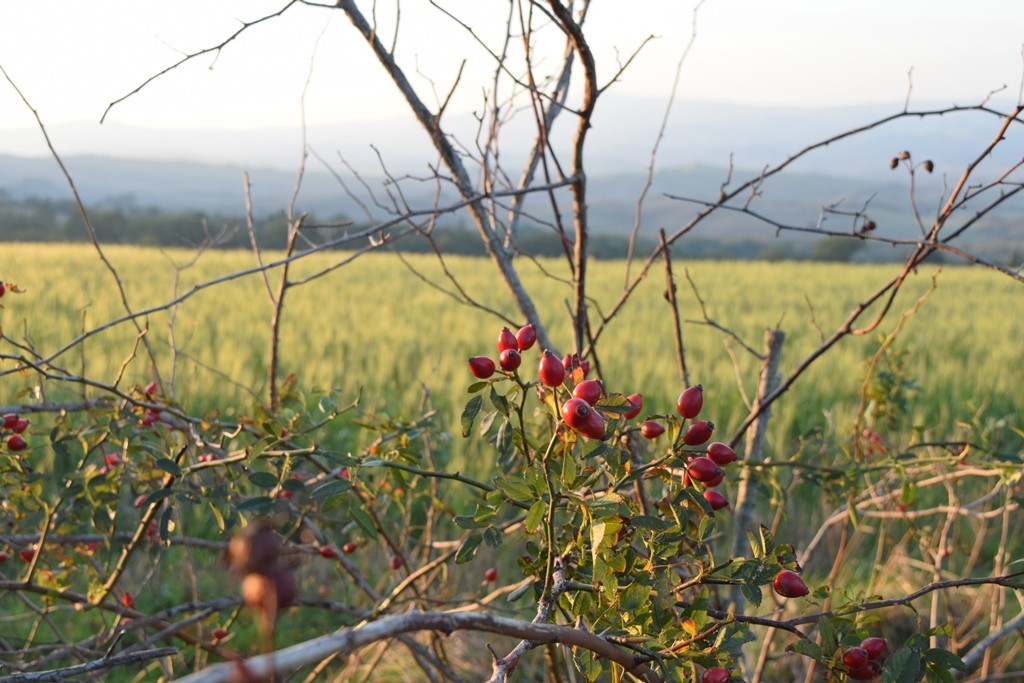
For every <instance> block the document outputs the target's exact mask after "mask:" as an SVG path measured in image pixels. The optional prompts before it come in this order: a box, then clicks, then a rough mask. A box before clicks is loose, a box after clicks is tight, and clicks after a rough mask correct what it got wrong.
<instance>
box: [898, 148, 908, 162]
mask: <svg viewBox="0 0 1024 683" xmlns="http://www.w3.org/2000/svg"><path fill="white" fill-rule="evenodd" d="M909 158H910V152H908V151H907V150H903V151H902V152H900V159H902V160H904V161H906V160H907V159H909Z"/></svg>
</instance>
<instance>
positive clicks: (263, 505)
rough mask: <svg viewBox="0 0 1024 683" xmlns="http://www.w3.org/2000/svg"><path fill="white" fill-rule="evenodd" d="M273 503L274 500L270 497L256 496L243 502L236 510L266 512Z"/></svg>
mask: <svg viewBox="0 0 1024 683" xmlns="http://www.w3.org/2000/svg"><path fill="white" fill-rule="evenodd" d="M273 503H274V499H273V498H270V497H268V496H254V497H252V498H249V499H247V500H245V501H243V502H241V503H240V504H239V505H238V507H237V508H235V509H236V510H238V511H239V512H249V511H250V510H251V511H254V512H266V511H267V510H269V509H270V506H271V505H273Z"/></svg>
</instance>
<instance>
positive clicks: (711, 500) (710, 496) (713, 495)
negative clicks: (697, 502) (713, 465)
mask: <svg viewBox="0 0 1024 683" xmlns="http://www.w3.org/2000/svg"><path fill="white" fill-rule="evenodd" d="M704 500H706V501H707V502H708V504H709V505H710V506H711V509H712V510H721V509H722V508H727V507H729V500H728V499H727V498H726V497H725V496H723V495H722V494H721V493H719V492H718V491H715V490H714V489H708V490H707V491H705V492H704Z"/></svg>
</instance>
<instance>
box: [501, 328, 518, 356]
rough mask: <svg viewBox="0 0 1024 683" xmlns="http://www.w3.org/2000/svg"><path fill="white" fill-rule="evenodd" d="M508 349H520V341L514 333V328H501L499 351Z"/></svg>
mask: <svg viewBox="0 0 1024 683" xmlns="http://www.w3.org/2000/svg"><path fill="white" fill-rule="evenodd" d="M507 349H515V350H516V351H518V350H519V342H517V341H516V335H514V334H512V330H510V329H508V328H507V327H503V328H501V332H499V333H498V353H499V354H500V353H501V352H502V351H505V350H507Z"/></svg>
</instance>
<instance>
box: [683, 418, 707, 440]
mask: <svg viewBox="0 0 1024 683" xmlns="http://www.w3.org/2000/svg"><path fill="white" fill-rule="evenodd" d="M714 431H715V423H713V422H708V421H707V420H696V421H694V422H691V423H690V426H689V427H687V428H686V432H684V433H683V443H685V444H686V445H687V446H699V445H701V444H702V443H705V442H706V441H707V440H708V439H710V438H711V433H712V432H714Z"/></svg>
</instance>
